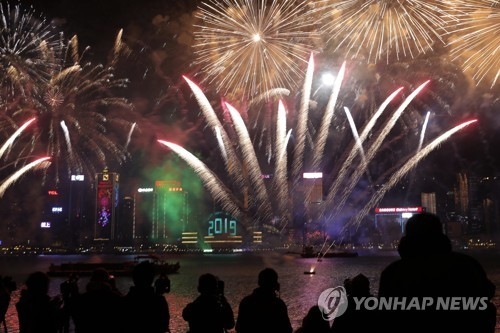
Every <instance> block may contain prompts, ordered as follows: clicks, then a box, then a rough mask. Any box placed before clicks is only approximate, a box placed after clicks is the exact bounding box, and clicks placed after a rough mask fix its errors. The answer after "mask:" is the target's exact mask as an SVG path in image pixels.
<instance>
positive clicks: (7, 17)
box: [0, 2, 60, 99]
mask: <svg viewBox="0 0 500 333" xmlns="http://www.w3.org/2000/svg"><path fill="white" fill-rule="evenodd" d="M59 48H60V36H59V34H58V33H57V32H56V31H54V30H53V28H52V26H51V25H50V24H49V22H47V20H46V19H45V17H43V16H42V15H37V14H36V13H35V12H34V11H30V10H26V9H23V8H21V7H20V6H19V5H15V6H12V5H10V4H9V3H8V2H7V3H4V2H2V3H0V75H1V77H2V78H1V79H0V82H1V85H0V87H1V88H2V96H3V98H4V99H17V98H20V97H24V98H26V96H30V94H32V93H34V91H32V90H35V92H36V90H37V88H38V84H39V83H40V82H41V81H43V80H45V79H47V77H48V75H49V73H50V72H51V71H52V69H53V67H54V66H55V64H54V63H53V62H52V61H50V59H49V57H48V54H49V53H50V52H54V51H56V50H58V49H59Z"/></svg>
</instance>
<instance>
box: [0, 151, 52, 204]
mask: <svg viewBox="0 0 500 333" xmlns="http://www.w3.org/2000/svg"><path fill="white" fill-rule="evenodd" d="M48 159H50V157H42V158H39V159H37V160H36V161H33V162H31V163H28V164H27V165H25V166H23V167H22V168H21V169H19V170H17V171H16V172H14V173H13V174H12V175H10V176H9V177H8V178H7V179H5V180H4V181H3V182H2V184H1V185H0V198H1V197H3V195H4V194H5V191H6V190H7V189H8V188H9V187H10V186H11V185H12V184H14V183H15V182H16V181H17V180H18V179H19V178H21V176H22V175H24V174H25V173H26V172H27V171H29V170H30V169H33V168H35V167H36V166H38V165H40V164H41V163H43V162H45V161H47V160H48ZM49 164H50V163H47V164H46V167H48V166H49Z"/></svg>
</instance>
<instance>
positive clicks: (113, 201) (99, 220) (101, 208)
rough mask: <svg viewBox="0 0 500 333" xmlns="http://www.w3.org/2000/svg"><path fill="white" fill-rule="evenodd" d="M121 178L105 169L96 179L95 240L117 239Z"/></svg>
mask: <svg viewBox="0 0 500 333" xmlns="http://www.w3.org/2000/svg"><path fill="white" fill-rule="evenodd" d="M119 180H120V176H119V174H117V173H114V172H109V171H108V170H107V169H104V171H103V172H102V173H98V174H97V177H96V215H95V216H96V220H95V224H94V240H113V239H114V238H115V228H116V226H115V221H116V216H115V215H116V214H115V212H116V208H117V206H118V189H119Z"/></svg>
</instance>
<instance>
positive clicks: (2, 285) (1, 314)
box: [0, 276, 17, 332]
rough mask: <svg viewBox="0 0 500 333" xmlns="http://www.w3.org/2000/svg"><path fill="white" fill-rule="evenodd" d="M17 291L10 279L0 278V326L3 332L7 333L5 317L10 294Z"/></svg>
mask: <svg viewBox="0 0 500 333" xmlns="http://www.w3.org/2000/svg"><path fill="white" fill-rule="evenodd" d="M16 289H17V285H16V282H15V281H13V280H12V277H10V276H5V277H2V276H0V324H3V327H4V331H5V332H7V322H6V321H5V315H6V314H7V310H8V309H9V305H10V300H11V294H12V292H13V291H14V290H16Z"/></svg>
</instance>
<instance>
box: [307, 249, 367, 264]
mask: <svg viewBox="0 0 500 333" xmlns="http://www.w3.org/2000/svg"><path fill="white" fill-rule="evenodd" d="M300 255H301V256H302V258H318V261H321V259H323V258H355V257H357V256H358V255H359V254H358V252H355V251H350V250H329V251H326V252H321V251H315V250H314V248H313V247H312V246H305V247H304V250H303V251H302V253H301V254H300Z"/></svg>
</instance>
